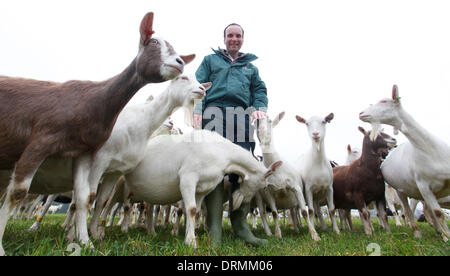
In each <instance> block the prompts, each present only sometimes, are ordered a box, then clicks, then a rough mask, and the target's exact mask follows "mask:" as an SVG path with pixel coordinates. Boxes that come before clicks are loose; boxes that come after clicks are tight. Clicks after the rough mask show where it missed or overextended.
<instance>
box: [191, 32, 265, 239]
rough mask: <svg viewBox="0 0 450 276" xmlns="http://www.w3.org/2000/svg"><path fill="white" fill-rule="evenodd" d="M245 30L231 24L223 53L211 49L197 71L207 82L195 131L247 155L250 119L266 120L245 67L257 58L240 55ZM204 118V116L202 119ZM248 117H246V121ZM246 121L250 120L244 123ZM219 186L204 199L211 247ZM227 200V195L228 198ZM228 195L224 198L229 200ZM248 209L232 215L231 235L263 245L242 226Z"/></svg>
mask: <svg viewBox="0 0 450 276" xmlns="http://www.w3.org/2000/svg"><path fill="white" fill-rule="evenodd" d="M243 42H244V30H243V29H242V27H241V26H240V25H238V24H236V23H232V24H230V25H228V26H227V27H226V28H225V30H224V43H225V46H226V50H222V49H220V48H219V50H213V51H214V54H211V55H208V56H206V57H205V58H204V59H203V61H202V63H201V65H200V67H199V68H198V69H197V72H196V77H197V80H198V81H199V82H200V83H203V82H212V83H213V84H212V87H211V88H210V89H209V91H208V93H207V95H206V97H205V98H204V99H203V101H202V103H201V104H197V105H196V108H195V110H194V128H196V129H200V128H203V129H209V130H213V131H216V132H218V133H220V134H221V135H222V136H224V137H225V138H227V139H229V140H231V141H232V142H233V143H235V144H238V145H239V146H241V147H243V148H245V149H247V150H249V151H252V152H253V150H254V148H255V142H254V141H253V131H254V129H253V127H252V125H251V124H250V119H251V120H252V122H253V121H254V120H258V119H262V118H265V117H267V115H266V111H267V103H268V100H267V89H266V86H265V84H264V82H263V81H262V80H261V78H260V77H259V73H258V69H257V68H256V67H255V66H254V65H253V64H251V63H250V62H252V61H254V60H255V59H257V57H256V56H255V55H253V54H249V53H246V54H244V53H241V52H239V50H240V49H241V47H242V44H243ZM202 114H203V116H202ZM249 115H250V116H249ZM249 117H250V118H249ZM229 180H230V182H231V183H232V187H231V188H230V189H231V191H234V190H235V189H237V188H238V187H239V184H238V183H237V181H238V177H237V175H230V176H229ZM224 193H225V192H224V184H223V182H222V183H221V184H220V185H218V186H217V188H216V189H215V190H214V191H213V192H212V193H210V194H209V195H208V196H207V197H206V198H205V203H206V207H207V227H208V230H209V232H210V235H211V239H212V242H213V244H218V243H220V241H221V238H222V212H223V199H224V198H225V197H224V196H225V195H224ZM229 195H231V192H230V194H229ZM229 195H227V196H229ZM249 207H250V206H249V204H243V205H242V206H241V207H240V208H239V209H237V210H236V211H233V212H231V214H230V218H231V223H232V227H233V232H234V233H235V235H237V236H238V237H239V238H242V239H243V240H245V241H246V242H248V243H251V244H254V245H262V244H266V243H267V240H264V239H259V238H256V237H255V236H254V235H253V234H252V232H251V231H250V228H249V225H248V223H247V214H248V212H249V209H250V208H249Z"/></svg>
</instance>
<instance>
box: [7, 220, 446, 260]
mask: <svg viewBox="0 0 450 276" xmlns="http://www.w3.org/2000/svg"><path fill="white" fill-rule="evenodd" d="M64 218H65V216H64V215H47V216H46V217H45V220H44V222H43V223H42V225H41V227H40V229H39V230H38V231H37V232H35V233H32V232H29V231H28V230H27V229H28V228H29V227H30V226H31V225H32V224H33V222H32V221H24V220H10V221H9V222H8V225H7V227H6V231H5V235H4V238H3V246H4V249H5V251H6V254H7V255H9V256H13V255H18V256H24V255H26V256H67V255H70V254H72V253H73V252H72V251H71V250H68V243H67V242H66V241H65V240H64V237H65V233H64V231H63V230H62V228H61V227H60V225H61V224H62V222H63V221H64ZM373 222H374V227H375V233H374V235H373V236H371V237H367V236H366V235H365V234H364V230H363V227H362V225H361V223H360V222H359V220H354V221H353V223H354V226H355V228H356V231H355V232H343V233H341V234H340V235H337V234H335V233H333V232H332V231H331V227H329V230H328V231H325V232H324V231H320V230H318V232H319V235H320V237H321V239H322V240H321V241H319V242H313V241H312V240H311V238H310V236H309V234H308V230H307V228H306V227H304V228H302V229H301V231H300V233H296V232H295V231H293V230H291V229H289V227H286V226H284V225H283V226H282V232H283V239H277V238H275V237H266V235H265V234H264V231H263V230H262V228H261V227H259V228H258V229H257V230H253V232H254V233H255V235H256V236H258V237H264V238H267V239H268V240H269V244H268V245H267V246H263V247H254V246H251V245H248V244H246V243H244V242H243V241H241V240H239V239H235V238H234V236H233V233H232V230H231V228H230V227H229V226H228V225H224V233H223V242H222V245H221V246H220V247H216V248H214V247H212V246H211V244H210V241H209V237H208V234H207V232H206V231H205V230H204V229H203V227H201V228H200V229H197V230H196V236H197V239H198V244H199V248H198V249H192V248H189V247H187V246H185V245H184V228H183V227H182V228H181V229H180V235H179V236H177V237H172V236H171V235H170V230H171V228H170V226H169V229H162V228H159V227H157V228H156V233H157V234H156V236H150V235H148V234H147V232H146V231H145V230H143V229H139V228H130V230H129V232H128V233H122V232H121V231H120V228H119V227H118V226H114V227H112V228H107V230H106V236H105V239H104V240H103V241H101V242H99V241H94V246H95V249H89V248H82V249H81V252H80V254H81V255H82V256H140V255H151V256H241V255H244V256H303V255H314V256H328V255H332V256H366V255H369V254H370V253H371V252H372V251H371V250H370V248H369V247H368V246H369V244H371V243H376V244H378V245H379V248H380V254H381V255H383V256H392V255H400V256H449V255H450V244H449V243H444V242H443V241H442V239H441V238H440V237H439V236H438V235H437V234H436V232H435V231H434V229H433V228H432V227H431V226H429V225H428V224H427V223H418V226H419V230H420V231H421V233H422V236H423V237H422V239H419V240H418V239H414V237H413V236H412V231H411V229H410V228H407V227H397V226H395V224H394V223H393V221H392V220H390V226H391V230H392V233H391V234H387V233H385V232H384V231H383V230H382V229H381V228H380V227H379V225H378V221H376V220H374V221H373ZM271 229H272V231H273V226H272V228H271Z"/></svg>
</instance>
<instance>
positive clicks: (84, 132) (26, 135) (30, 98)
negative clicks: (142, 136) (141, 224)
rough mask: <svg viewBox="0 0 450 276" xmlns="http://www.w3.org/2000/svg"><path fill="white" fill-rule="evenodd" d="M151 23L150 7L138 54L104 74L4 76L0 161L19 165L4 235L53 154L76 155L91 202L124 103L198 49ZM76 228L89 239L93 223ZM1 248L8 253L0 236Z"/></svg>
mask: <svg viewBox="0 0 450 276" xmlns="http://www.w3.org/2000/svg"><path fill="white" fill-rule="evenodd" d="M152 25H153V13H148V14H146V15H145V16H144V18H143V20H142V22H141V25H140V43H139V52H138V54H137V56H136V58H135V59H134V60H133V61H132V62H131V64H130V65H129V66H128V67H127V68H126V69H125V70H124V71H123V72H122V73H121V74H119V75H117V76H115V77H112V78H110V79H108V80H106V81H101V82H92V81H68V82H65V83H56V82H48V81H38V80H32V79H23V78H11V77H4V76H0V112H1V114H2V117H1V118H0V130H1V131H0V169H12V168H14V171H13V174H12V177H11V181H10V184H9V186H8V188H7V194H6V196H5V200H4V203H3V206H2V208H1V210H0V242H1V241H2V239H3V234H4V230H5V226H6V223H7V221H8V218H9V214H10V211H11V210H12V209H13V208H14V207H15V206H16V205H17V204H18V203H19V202H20V201H21V200H23V199H24V198H25V196H26V194H27V192H28V190H29V187H30V183H31V181H32V179H33V176H34V174H35V172H36V170H37V169H38V168H39V166H40V165H41V163H42V162H43V161H44V160H45V159H46V158H47V157H50V156H60V157H74V158H75V159H74V162H73V164H74V165H73V176H74V179H75V180H74V182H75V183H74V190H75V197H76V199H77V205H78V204H81V205H82V206H79V205H78V207H82V208H85V207H86V205H89V199H88V198H89V185H88V182H87V176H86V173H85V171H86V168H89V166H90V165H91V161H92V160H93V159H95V154H96V152H97V151H98V150H99V149H100V148H101V146H102V145H103V144H104V143H105V141H106V140H107V139H108V137H109V136H110V134H111V131H112V129H113V126H114V124H115V122H116V119H117V116H118V115H119V113H120V111H121V110H122V109H123V107H124V106H125V105H126V104H127V103H128V101H129V100H130V99H131V97H132V96H133V95H134V94H135V93H136V92H137V91H138V90H139V89H140V88H142V87H143V86H144V85H146V84H147V83H157V82H163V81H166V80H169V79H172V78H175V77H176V76H178V75H179V74H181V73H182V72H183V69H184V65H185V64H187V63H189V62H190V61H191V60H192V59H193V58H194V57H195V55H189V56H179V55H178V54H177V53H176V52H175V51H174V49H173V48H172V46H171V45H170V44H169V43H168V42H166V41H164V40H161V39H158V38H152V34H153V33H154V31H153V28H152ZM77 179H78V180H77ZM91 192H92V191H91ZM95 192H96V191H93V193H95ZM91 199H92V198H91ZM77 209H78V208H77ZM77 216H78V215H77ZM80 216H81V215H80ZM83 219H84V220H85V219H86V218H82V217H80V218H77V221H79V220H80V221H82V220H83ZM85 223H86V222H84V224H85ZM78 228H79V229H80V231H81V232H78V239H79V240H80V241H81V242H82V243H84V244H88V243H89V237H88V235H87V231H86V230H83V229H84V228H86V229H87V227H84V226H81V227H77V231H78V230H79V229H78ZM0 255H4V250H3V247H2V244H1V243H0Z"/></svg>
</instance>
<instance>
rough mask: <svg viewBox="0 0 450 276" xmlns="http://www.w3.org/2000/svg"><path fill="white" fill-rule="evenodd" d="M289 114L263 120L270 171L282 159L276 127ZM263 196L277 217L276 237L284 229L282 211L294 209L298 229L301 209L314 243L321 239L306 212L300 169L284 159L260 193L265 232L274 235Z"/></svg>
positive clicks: (260, 131) (262, 139)
mask: <svg viewBox="0 0 450 276" xmlns="http://www.w3.org/2000/svg"><path fill="white" fill-rule="evenodd" d="M284 115H285V113H284V112H281V113H280V114H279V115H278V116H277V117H276V118H275V119H274V120H273V122H272V120H270V119H268V118H265V119H261V120H259V127H258V132H257V134H258V138H259V140H260V146H261V150H262V153H263V157H264V159H263V160H264V165H265V166H266V167H267V168H268V167H270V165H271V164H273V163H274V162H276V161H278V160H280V156H279V154H278V152H277V151H276V149H275V147H274V139H273V128H274V127H275V126H276V125H277V124H278V123H279V122H280V120H281V119H283V117H284ZM259 197H262V199H264V201H265V202H266V203H267V204H268V205H269V207H270V209H272V214H273V218H274V221H275V236H276V237H278V238H281V229H280V223H279V215H278V210H286V209H290V210H291V215H292V218H293V224H294V228H296V229H298V228H297V226H298V222H297V218H298V216H297V208H298V207H300V210H301V213H302V216H303V218H304V219H305V221H306V224H307V225H308V229H309V233H310V234H311V237H312V239H313V240H315V241H318V240H320V237H319V235H318V234H317V232H316V230H315V229H314V225H313V224H312V223H311V221H310V220H309V217H308V212H307V209H306V204H305V198H304V196H303V183H302V180H301V178H300V176H299V175H298V173H297V172H296V170H295V169H294V168H293V167H292V166H291V165H289V164H288V163H286V162H285V161H284V160H283V166H282V167H281V168H280V169H278V170H277V171H276V172H275V173H274V174H273V178H272V182H270V183H269V185H268V186H267V187H266V188H264V189H262V190H261V191H259V192H258V195H257V198H256V200H257V203H258V208H259V209H260V213H261V221H262V224H263V227H264V231H265V232H266V234H267V235H269V236H270V235H271V234H272V233H271V232H270V228H269V226H268V223H267V221H266V216H265V208H264V206H263V205H262V202H261V200H260V198H259Z"/></svg>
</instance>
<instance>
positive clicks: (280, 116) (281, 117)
mask: <svg viewBox="0 0 450 276" xmlns="http://www.w3.org/2000/svg"><path fill="white" fill-rule="evenodd" d="M285 114H286V112H284V111H283V112H281V113H280V114H278V115H277V116H276V117H275V118H274V119H273V122H272V127H274V126H276V125H278V123H279V122H280V121H281V119H283V117H284V115H285Z"/></svg>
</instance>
